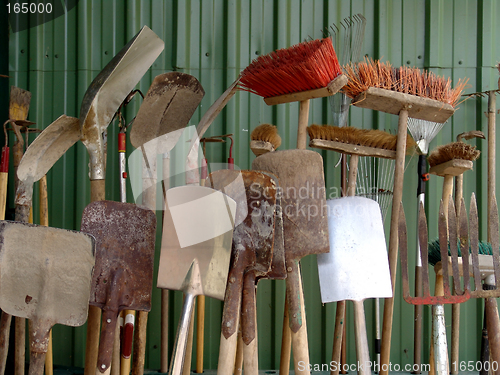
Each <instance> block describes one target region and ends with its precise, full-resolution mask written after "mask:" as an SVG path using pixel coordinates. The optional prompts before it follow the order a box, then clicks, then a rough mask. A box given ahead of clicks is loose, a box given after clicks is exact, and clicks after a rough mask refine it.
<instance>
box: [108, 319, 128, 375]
mask: <svg viewBox="0 0 500 375" xmlns="http://www.w3.org/2000/svg"><path fill="white" fill-rule="evenodd" d="M120 344H121V340H120V314H118V319H117V320H116V327H115V338H114V340H113V356H112V357H111V372H110V373H111V375H120V374H121V363H120V362H121V355H120ZM126 374H127V375H128V374H130V369H129V371H128V372H127V373H126Z"/></svg>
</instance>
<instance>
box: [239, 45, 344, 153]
mask: <svg viewBox="0 0 500 375" xmlns="http://www.w3.org/2000/svg"><path fill="white" fill-rule="evenodd" d="M346 83H347V77H346V76H345V75H343V74H342V69H341V67H340V64H339V61H338V59H337V55H336V53H335V49H334V48H333V43H332V40H331V39H330V38H324V39H315V40H310V41H306V42H303V43H299V44H296V45H294V46H292V47H289V48H285V49H279V50H276V51H274V52H271V53H270V54H268V55H264V56H259V57H258V58H257V59H255V60H254V61H252V63H251V64H250V65H249V66H248V67H247V68H246V69H245V70H243V72H241V76H240V83H239V87H238V88H239V89H240V90H244V91H249V92H251V93H254V94H257V95H259V96H262V97H264V98H265V99H264V101H265V102H266V104H268V105H275V104H281V103H290V102H297V101H298V102H300V111H299V125H298V131H297V148H299V149H305V148H306V141H307V123H308V117H309V99H313V98H322V97H325V96H330V95H333V94H335V93H336V92H338V91H339V90H340V89H341V88H342V87H343V86H344V85H345V84H346Z"/></svg>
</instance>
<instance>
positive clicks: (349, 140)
mask: <svg viewBox="0 0 500 375" xmlns="http://www.w3.org/2000/svg"><path fill="white" fill-rule="evenodd" d="M307 132H308V133H309V138H310V139H311V141H310V142H309V146H311V147H316V148H321V149H323V150H333V151H338V152H343V153H347V154H357V155H361V156H377V157H385V158H388V159H394V158H395V157H396V143H397V135H395V134H390V133H388V132H385V131H383V130H376V129H374V130H369V129H359V128H355V127H352V126H342V127H338V126H329V125H315V124H313V125H311V126H309V127H308V128H307ZM414 148H415V141H414V140H413V138H412V137H411V136H410V135H409V134H408V135H407V137H406V150H407V152H410V150H412V149H414Z"/></svg>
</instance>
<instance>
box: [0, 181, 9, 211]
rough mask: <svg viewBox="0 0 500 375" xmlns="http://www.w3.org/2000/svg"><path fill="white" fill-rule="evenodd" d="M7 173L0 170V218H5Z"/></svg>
mask: <svg viewBox="0 0 500 375" xmlns="http://www.w3.org/2000/svg"><path fill="white" fill-rule="evenodd" d="M8 180H9V174H8V173H4V172H0V220H5V208H6V206H7V182H8Z"/></svg>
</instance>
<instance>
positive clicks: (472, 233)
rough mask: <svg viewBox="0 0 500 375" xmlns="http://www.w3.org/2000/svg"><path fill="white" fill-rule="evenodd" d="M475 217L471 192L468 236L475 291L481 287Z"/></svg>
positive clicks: (477, 233) (477, 228)
mask: <svg viewBox="0 0 500 375" xmlns="http://www.w3.org/2000/svg"><path fill="white" fill-rule="evenodd" d="M478 221H479V220H478V217H477V204H476V195H475V194H474V193H472V197H471V199H470V208H469V238H470V249H471V257H472V265H473V269H472V270H473V275H474V288H475V290H476V291H478V290H479V291H480V290H482V289H483V286H482V283H481V272H480V271H479V256H478V254H479V225H478Z"/></svg>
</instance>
